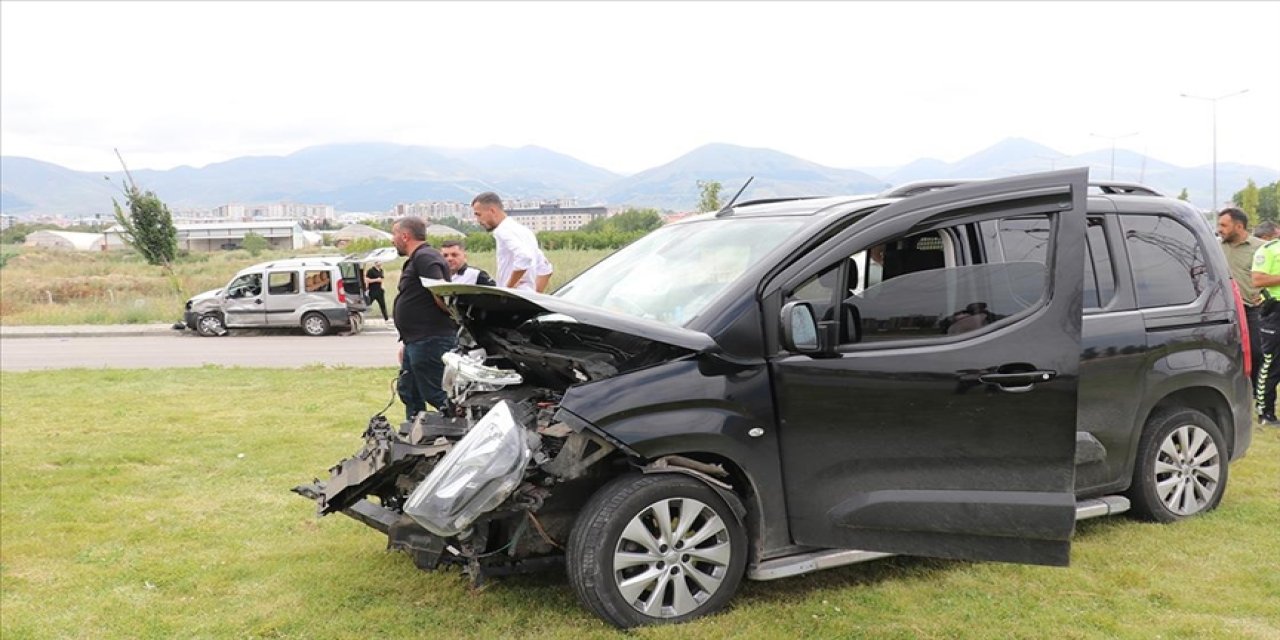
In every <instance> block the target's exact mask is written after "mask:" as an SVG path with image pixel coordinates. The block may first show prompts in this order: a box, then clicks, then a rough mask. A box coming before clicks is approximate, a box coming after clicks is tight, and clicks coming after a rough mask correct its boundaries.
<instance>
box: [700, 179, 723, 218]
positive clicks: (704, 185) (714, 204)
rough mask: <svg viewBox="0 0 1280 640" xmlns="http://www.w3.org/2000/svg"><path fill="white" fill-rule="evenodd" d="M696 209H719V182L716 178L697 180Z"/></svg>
mask: <svg viewBox="0 0 1280 640" xmlns="http://www.w3.org/2000/svg"><path fill="white" fill-rule="evenodd" d="M698 189H699V191H701V195H699V197H698V211H719V210H720V189H721V186H720V182H719V181H717V180H699V181H698Z"/></svg>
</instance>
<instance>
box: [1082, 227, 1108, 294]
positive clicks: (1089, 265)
mask: <svg viewBox="0 0 1280 640" xmlns="http://www.w3.org/2000/svg"><path fill="white" fill-rule="evenodd" d="M1085 238H1086V239H1087V241H1088V245H1087V247H1086V253H1085V259H1084V307H1085V308H1086V309H1089V308H1098V307H1105V306H1107V303H1108V302H1110V301H1111V297H1112V296H1113V295H1115V293H1116V278H1115V271H1113V269H1112V266H1111V248H1110V246H1108V245H1107V230H1106V227H1105V226H1104V223H1103V220H1102V218H1089V223H1088V227H1087V228H1086V229H1085Z"/></svg>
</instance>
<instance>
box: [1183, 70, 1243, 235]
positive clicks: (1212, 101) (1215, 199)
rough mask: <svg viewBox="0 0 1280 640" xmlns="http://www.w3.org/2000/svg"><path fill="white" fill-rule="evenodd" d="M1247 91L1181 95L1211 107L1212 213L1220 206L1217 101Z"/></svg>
mask: <svg viewBox="0 0 1280 640" xmlns="http://www.w3.org/2000/svg"><path fill="white" fill-rule="evenodd" d="M1248 91H1249V90H1248V89H1241V90H1240V91H1236V92H1235V93H1227V94H1223V95H1220V96H1216V97H1209V96H1193V95H1190V94H1186V93H1184V94H1182V97H1184V98H1191V99H1192V100H1207V101H1208V102H1209V104H1211V105H1213V108H1212V109H1211V111H1212V112H1213V210H1214V211H1217V210H1218V205H1219V204H1221V203H1220V202H1218V101H1219V100H1223V99H1226V98H1234V97H1235V96H1238V95H1240V94H1242V93H1248Z"/></svg>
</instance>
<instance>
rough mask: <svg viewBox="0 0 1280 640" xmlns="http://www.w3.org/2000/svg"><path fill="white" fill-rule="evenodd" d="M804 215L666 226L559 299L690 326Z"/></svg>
mask: <svg viewBox="0 0 1280 640" xmlns="http://www.w3.org/2000/svg"><path fill="white" fill-rule="evenodd" d="M803 224H804V220H803V219H778V218H770V219H732V218H725V219H713V220H703V221H698V222H690V223H685V224H677V225H671V226H666V227H662V228H660V229H657V230H655V231H654V232H653V233H650V234H649V235H647V236H645V237H643V238H641V239H639V240H637V241H635V242H634V243H632V244H630V245H628V246H626V247H624V248H622V249H620V250H619V251H618V252H617V253H615V254H613V255H611V256H609V257H608V258H605V259H604V260H602V261H601V262H600V263H598V264H596V265H595V266H594V267H591V268H590V269H588V270H586V271H584V272H583V273H582V274H581V275H579V276H578V277H577V278H575V279H574V280H573V281H572V282H570V283H569V284H567V285H565V286H564V287H563V288H561V289H560V290H559V291H557V292H556V294H555V295H556V296H557V297H560V298H564V299H565V300H570V301H572V302H578V303H581V304H589V305H593V306H597V307H603V308H605V309H609V310H611V311H617V312H619V313H624V314H627V315H632V316H637V317H640V318H649V319H652V320H658V321H660V322H665V323H667V324H671V325H675V326H684V325H686V324H688V323H689V321H691V320H692V319H693V318H694V317H696V316H697V315H698V313H699V312H701V311H702V309H703V308H704V307H706V306H707V304H709V303H710V302H711V301H712V300H714V299H715V298H716V297H717V296H719V295H720V293H721V292H722V291H723V290H724V289H725V288H726V287H727V286H728V285H729V284H730V283H732V282H733V281H735V280H737V279H738V278H739V277H740V276H741V275H742V273H743V272H744V271H746V270H747V268H748V267H749V266H751V265H753V264H755V263H756V262H758V261H759V260H760V259H761V258H762V257H764V255H765V254H767V253H769V251H771V250H772V249H773V248H774V247H777V246H778V245H779V244H780V243H781V242H782V241H783V240H785V239H786V238H787V237H788V236H790V235H791V234H792V233H794V232H795V231H796V230H797V229H799V228H800V226H801V225H803Z"/></svg>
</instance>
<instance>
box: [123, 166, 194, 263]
mask: <svg viewBox="0 0 1280 640" xmlns="http://www.w3.org/2000/svg"><path fill="white" fill-rule="evenodd" d="M116 157H118V158H120V152H119V151H116ZM120 166H122V167H124V158H120ZM124 175H125V179H126V180H127V181H128V182H127V184H126V185H125V188H124V198H125V202H126V203H128V205H129V213H128V215H126V214H125V212H124V210H123V209H122V208H121V207H120V203H119V202H117V201H116V199H115V198H112V199H111V204H112V205H113V206H114V207H115V212H116V222H118V223H120V226H121V227H122V228H123V229H124V231H123V233H121V235H122V236H124V240H125V242H128V243H129V245H130V246H132V247H133V248H134V249H135V250H136V251H137V252H138V253H141V254H142V257H143V259H144V260H146V261H147V264H154V265H157V266H160V267H163V268H164V270H165V271H167V272H168V273H169V274H170V275H173V259H174V258H175V257H176V256H177V255H178V230H177V229H175V228H174V226H173V215H172V214H170V213H169V207H168V206H166V205H165V204H164V203H163V202H161V201H160V198H159V197H158V196H156V194H155V193H154V192H151V191H145V192H144V191H142V190H141V189H139V188H138V183H136V182H134V181H133V175H132V174H130V173H129V168H128V167H124ZM108 180H110V178H108Z"/></svg>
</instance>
